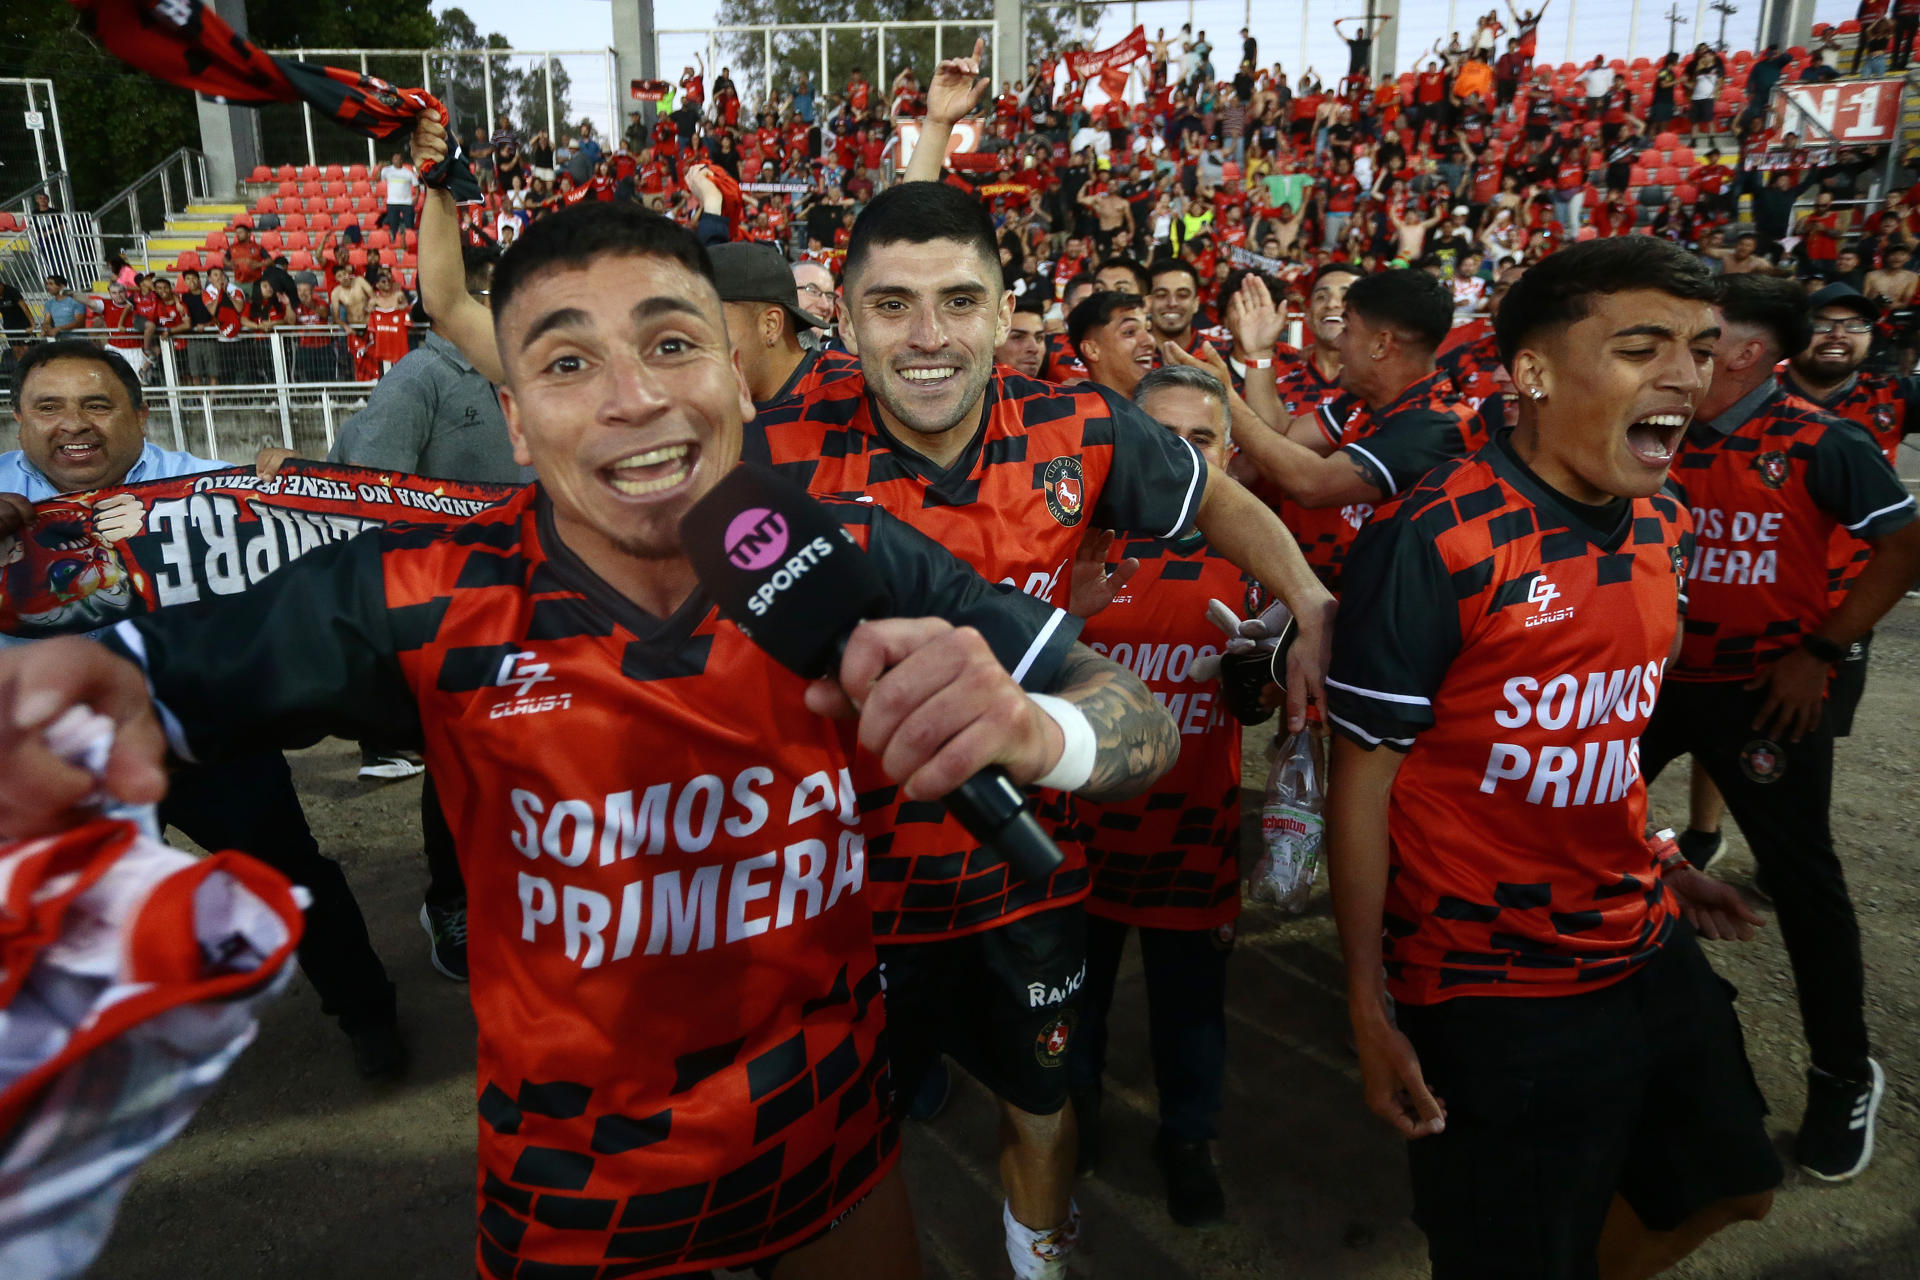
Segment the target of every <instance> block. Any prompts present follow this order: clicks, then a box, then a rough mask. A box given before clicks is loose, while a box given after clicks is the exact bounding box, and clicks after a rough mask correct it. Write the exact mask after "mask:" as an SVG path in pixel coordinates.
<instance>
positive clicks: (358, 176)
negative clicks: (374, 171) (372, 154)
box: [347, 164, 367, 182]
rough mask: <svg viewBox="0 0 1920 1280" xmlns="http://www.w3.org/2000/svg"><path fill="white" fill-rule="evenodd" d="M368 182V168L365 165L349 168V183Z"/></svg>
mask: <svg viewBox="0 0 1920 1280" xmlns="http://www.w3.org/2000/svg"><path fill="white" fill-rule="evenodd" d="M366 180H367V166H365V165H363V164H355V165H348V166H347V181H348V182H365V181H366Z"/></svg>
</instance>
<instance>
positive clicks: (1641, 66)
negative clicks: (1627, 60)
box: [1631, 58, 1653, 71]
mask: <svg viewBox="0 0 1920 1280" xmlns="http://www.w3.org/2000/svg"><path fill="white" fill-rule="evenodd" d="M1631 68H1632V69H1633V70H1635V71H1650V70H1652V69H1653V59H1651V58H1635V59H1634V60H1633V62H1632V63H1631Z"/></svg>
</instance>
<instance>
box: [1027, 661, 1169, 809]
mask: <svg viewBox="0 0 1920 1280" xmlns="http://www.w3.org/2000/svg"><path fill="white" fill-rule="evenodd" d="M1048 692H1049V693H1052V694H1055V695H1057V696H1059V697H1061V698H1065V699H1066V700H1067V701H1068V702H1071V703H1073V704H1074V705H1075V706H1076V707H1078V708H1080V711H1081V714H1083V715H1085V716H1086V717H1087V723H1088V724H1090V725H1092V726H1093V733H1094V739H1095V741H1096V742H1097V743H1098V744H1099V754H1098V755H1096V756H1095V758H1094V764H1093V776H1092V777H1090V778H1088V779H1087V785H1086V786H1084V787H1081V788H1079V789H1078V790H1077V791H1076V792H1075V794H1076V795H1083V796H1085V797H1087V798H1088V799H1089V800H1125V799H1128V798H1129V797H1132V796H1137V795H1139V794H1140V793H1141V792H1143V791H1145V790H1146V789H1147V788H1148V787H1150V786H1152V785H1153V783H1154V781H1155V780H1156V779H1158V778H1159V777H1160V775H1161V774H1163V773H1165V772H1166V771H1167V770H1168V769H1170V768H1172V767H1173V762H1174V761H1175V760H1176V759H1178V758H1179V755H1180V731H1179V729H1178V728H1176V727H1175V725H1174V723H1173V717H1172V716H1170V715H1168V714H1167V711H1166V708H1164V707H1162V706H1161V705H1160V704H1159V702H1157V701H1156V700H1155V699H1154V696H1153V694H1151V693H1149V692H1148V691H1147V686H1146V685H1144V684H1142V683H1140V678H1139V677H1138V676H1136V675H1134V674H1133V673H1132V672H1131V671H1128V670H1127V669H1126V668H1125V667H1122V666H1119V665H1118V664H1116V663H1113V662H1109V661H1108V660H1107V659H1105V658H1103V657H1101V656H1100V655H1099V654H1097V653H1095V652H1094V651H1093V650H1091V649H1089V648H1087V647H1086V646H1085V645H1075V646H1074V647H1073V650H1072V652H1070V653H1069V654H1068V655H1067V658H1066V661H1065V662H1063V663H1061V664H1060V673H1059V675H1058V676H1056V677H1055V678H1054V687H1053V688H1051V689H1049V690H1048Z"/></svg>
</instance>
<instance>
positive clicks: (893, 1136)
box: [0, 203, 1177, 1280]
mask: <svg viewBox="0 0 1920 1280" xmlns="http://www.w3.org/2000/svg"><path fill="white" fill-rule="evenodd" d="M492 305H493V309H494V315H495V317H496V319H497V322H498V323H497V344H498V345H497V352H498V359H499V361H500V364H501V366H502V368H503V370H504V373H505V384H504V386H503V388H502V392H501V397H502V405H503V408H504V409H505V411H506V416H507V423H508V427H509V430H510V432H511V434H512V439H513V443H514V450H515V455H516V458H517V460H518V461H519V462H520V463H522V464H523V465H531V466H532V467H533V468H534V470H535V472H536V474H537V476H538V480H537V483H536V484H534V485H533V486H531V487H529V488H528V489H525V490H523V491H521V492H520V493H518V494H516V495H515V496H514V497H513V498H512V499H510V500H509V501H507V502H506V503H504V504H502V505H501V506H499V507H496V508H492V509H490V510H488V511H486V512H484V513H482V514H481V515H479V516H477V517H476V518H475V519H473V520H472V521H471V522H469V523H466V524H462V525H448V526H440V527H433V528H426V527H410V526H399V527H395V528H392V529H388V530H383V531H378V532H371V533H368V534H366V535H364V536H362V537H359V538H356V539H354V540H352V541H349V542H345V543H338V544H334V545H331V546H328V547H326V548H323V549H321V550H318V551H315V552H312V553H310V554H309V555H307V556H305V557H303V558H302V559H301V560H300V561H299V562H298V563H297V564H294V565H292V566H289V567H288V568H285V569H283V570H281V571H280V572H279V573H277V574H275V575H273V576H272V577H269V578H267V579H266V580H265V581H264V582H263V583H261V584H260V585H259V586H258V587H257V588H256V589H255V590H252V591H250V592H247V593H245V594H243V595H238V596H230V597H224V598H222V599H221V600H220V601H219V602H217V603H214V604H210V605H207V606H204V607H200V608H193V609H177V610H171V611H165V610H163V611H162V612H161V613H159V614H157V615H155V616H153V617H152V618H150V619H146V620H142V621H141V622H139V623H138V624H129V625H127V626H124V627H122V628H120V629H119V631H118V633H117V634H116V636H115V637H114V638H113V640H112V641H111V644H112V646H113V647H114V648H117V650H118V651H119V653H120V654H122V655H126V656H128V657H131V658H132V659H133V660H134V663H137V664H138V666H137V667H136V666H135V665H134V663H128V662H125V661H122V660H121V659H120V658H117V657H114V656H113V655H112V654H110V653H109V651H108V647H107V646H102V645H97V644H92V643H88V642H82V641H71V642H69V641H64V640H50V641H46V642H44V643H41V644H36V645H32V646H28V647H27V648H25V649H23V650H10V651H6V652H4V653H0V663H4V665H3V666H0V724H3V725H5V726H6V728H5V730H4V731H0V732H4V734H5V735H6V736H4V737H0V836H17V835H22V834H27V833H30V832H33V831H37V830H43V829H46V828H47V827H49V826H52V825H56V823H57V820H58V819H59V818H60V817H62V816H64V815H65V814H66V812H67V810H68V807H69V806H71V805H73V804H75V803H77V802H78V800H79V799H80V798H81V794H82V793H83V792H84V790H85V788H86V786H87V785H88V784H87V782H86V775H84V774H81V773H80V772H79V771H78V770H74V769H64V770H63V769H61V768H59V767H56V766H55V765H53V764H52V763H51V762H50V761H49V760H48V759H47V758H46V752H45V749H44V748H43V747H41V746H39V745H38V732H37V731H38V730H39V729H40V728H42V727H43V726H44V725H46V724H47V723H49V722H50V721H51V720H52V719H53V718H54V717H55V716H57V715H59V714H60V713H61V712H62V711H63V710H64V709H65V707H66V706H67V705H70V704H71V703H73V702H75V701H79V700H86V701H90V702H92V703H94V704H95V705H97V706H100V707H102V708H103V709H105V710H108V711H110V712H111V713H112V714H113V715H114V716H115V717H116V719H118V720H119V721H120V722H121V723H122V725H123V726H124V728H125V732H124V733H123V738H122V741H123V742H125V743H128V744H134V745H138V744H146V745H148V746H149V747H150V746H151V745H153V744H155V743H156V742H157V735H155V734H154V733H153V732H152V729H151V726H152V718H153V717H152V713H150V712H149V711H148V710H147V709H146V699H145V694H144V693H143V692H142V690H143V686H142V677H143V675H144V678H145V680H146V682H147V685H146V687H147V688H150V689H151V692H152V696H153V699H154V704H155V709H156V710H157V711H158V718H159V720H160V722H161V723H162V724H164V725H165V726H166V730H167V740H168V742H169V743H170V745H171V747H172V749H173V751H174V753H175V754H177V755H178V756H180V757H182V758H187V759H206V758H210V757H218V756H220V755H222V754H224V753H227V752H232V751H237V750H245V749H248V748H250V747H257V746H262V745H267V744H283V745H285V744H294V743H304V742H310V741H312V740H313V739H315V738H317V737H318V736H320V735H322V734H327V733H333V734H338V735H340V736H343V737H349V738H364V737H377V738H378V739H379V740H381V741H383V742H401V743H406V742H411V743H417V744H419V745H421V746H422V747H423V748H424V751H425V755H426V758H427V762H428V765H429V767H430V768H431V769H432V770H433V773H434V776H435V777H436V778H438V779H440V791H441V796H442V800H443V803H444V805H445V808H446V812H447V816H448V819H449V821H450V824H451V826H452V827H453V831H454V836H455V842H456V846H457V848H458V851H459V856H460V862H461V866H462V871H463V873H464V876H465V879H466V882H467V886H468V895H469V912H470V914H469V933H468V959H469V966H470V972H471V980H472V1000H473V1007H474V1011H475V1014H476V1017H477V1020H478V1024H479V1079H478V1092H479V1110H480V1119H481V1125H480V1169H479V1176H478V1179H477V1188H476V1190H477V1193H478V1202H479V1220H480V1234H479V1239H478V1245H477V1251H476V1255H475V1260H474V1265H475V1267H476V1269H477V1270H478V1272H479V1274H481V1275H483V1276H492V1277H511V1276H514V1275H515V1274H518V1275H521V1276H525V1275H528V1274H532V1273H534V1272H536V1271H537V1272H539V1273H540V1274H561V1273H566V1274H585V1273H588V1272H596V1271H597V1272H600V1273H604V1274H619V1275H623V1276H637V1277H647V1276H668V1275H675V1276H677V1275H682V1274H684V1273H687V1272H689V1271H696V1272H697V1271H700V1270H703V1269H705V1268H707V1267H711V1266H744V1265H748V1264H752V1265H755V1266H756V1267H760V1268H769V1269H770V1270H771V1274H772V1275H774V1276H776V1277H782V1278H791V1277H820V1278H821V1280H826V1278H827V1277H834V1278H836V1280H837V1278H840V1277H847V1276H861V1277H905V1276H910V1275H914V1274H916V1273H917V1272H918V1257H917V1245H916V1242H915V1239H914V1234H913V1228H912V1222H911V1218H910V1215H909V1212H908V1209H907V1204H906V1194H905V1190H904V1184H903V1183H902V1181H901V1178H900V1175H899V1173H898V1171H897V1165H896V1159H895V1156H896V1151H897V1145H898V1144H897V1131H896V1129H895V1127H894V1124H893V1121H892V1119H891V1118H890V1116H889V1114H888V1102H889V1095H890V1088H889V1082H888V1071H887V1065H886V1057H885V1055H884V1053H883V1052H882V1051H881V1049H880V1047H879V1045H880V1035H881V1028H882V1021H883V1012H882V1005H881V1002H880V999H879V997H880V980H879V976H878V973H877V971H876V967H875V960H874V951H873V945H872V941H871V933H870V931H871V926H872V913H871V910H870V906H869V901H868V896H867V894H866V893H864V892H863V888H864V886H865V882H866V880H867V878H868V864H867V858H866V846H867V841H868V840H869V839H870V838H874V837H877V836H878V835H880V834H881V832H880V831H879V830H877V829H875V828H873V827H872V826H870V825H868V824H863V822H862V820H861V818H860V816H859V814H858V812H857V803H856V798H855V796H854V794H853V791H852V786H851V782H850V772H851V770H852V768H853V767H854V761H855V759H856V756H857V755H858V754H859V752H860V751H861V750H864V751H865V752H870V753H872V756H873V758H874V759H875V760H877V761H879V762H880V767H881V768H882V769H883V770H884V771H885V772H886V773H887V774H888V775H889V776H890V777H891V779H892V780H893V782H894V784H895V785H897V786H898V787H899V788H900V790H901V793H902V795H903V796H906V797H909V798H911V799H913V800H914V801H917V802H934V801H937V800H938V799H939V798H940V797H942V796H945V795H947V794H948V793H949V792H950V791H952V790H953V789H954V787H955V786H956V785H958V784H959V783H961V782H962V781H963V780H965V779H968V778H970V777H971V776H972V775H973V774H975V773H976V772H978V771H980V770H981V769H982V768H984V767H986V766H989V765H993V764H998V765H1000V766H1002V767H1003V768H1004V769H1005V770H1006V772H1007V774H1008V775H1009V776H1010V777H1011V778H1012V779H1013V781H1015V782H1016V783H1020V784H1026V783H1032V782H1035V781H1037V780H1039V779H1041V778H1042V777H1049V776H1050V777H1052V778H1054V779H1056V780H1062V779H1063V772H1064V773H1065V774H1071V775H1072V779H1073V780H1072V781H1063V785H1067V786H1076V787H1078V788H1079V789H1081V790H1083V791H1085V792H1086V793H1087V794H1089V795H1093V796H1096V797H1102V798H1118V797H1123V796H1126V795H1129V794H1132V793H1133V792H1134V791H1136V790H1137V789H1138V788H1140V787H1142V786H1144V785H1146V784H1147V783H1148V782H1150V781H1151V780H1152V779H1153V778H1154V777H1155V776H1157V775H1158V774H1159V773H1160V772H1161V771H1162V770H1164V769H1165V768H1166V766H1167V765H1168V764H1169V763H1170V762H1171V760H1172V757H1173V754H1174V751H1175V743H1176V738H1177V734H1176V732H1175V729H1174V726H1173V725H1172V723H1171V722H1170V720H1169V719H1168V717H1167V715H1166V714H1165V712H1164V711H1162V710H1160V709H1159V708H1158V707H1157V706H1156V705H1155V704H1154V702H1153V700H1152V698H1151V696H1150V695H1149V694H1148V693H1147V692H1146V690H1145V688H1144V687H1143V686H1142V685H1141V684H1140V682H1139V681H1138V680H1137V679H1135V678H1134V677H1133V676H1132V675H1131V674H1129V673H1127V672H1125V671H1123V670H1122V669H1120V668H1118V667H1116V666H1114V665H1113V664H1112V663H1110V662H1108V661H1106V660H1105V659H1102V658H1099V657H1098V656H1097V655H1095V654H1093V653H1092V652H1091V651H1089V650H1086V649H1084V648H1077V647H1076V646H1075V645H1074V644H1073V640H1072V637H1073V635H1074V634H1075V632H1076V629H1077V624H1076V623H1075V622H1074V621H1073V620H1072V619H1071V618H1070V617H1069V616H1068V615H1066V614H1064V613H1063V612H1061V611H1059V610H1056V609H1054V608H1053V607H1051V606H1049V605H1047V604H1045V603H1043V602H1041V601H1038V600H1034V599H1032V598H1030V597H1025V596H1022V595H1020V594H1018V593H1011V592H1000V591H996V590H994V589H993V588H991V587H989V586H988V585H987V584H985V583H983V582H982V581H981V580H980V579H979V578H978V577H976V576H974V575H973V574H972V573H970V572H969V571H968V570H967V569H966V568H965V567H964V566H963V565H961V564H960V563H959V562H958V561H956V560H955V559H954V558H953V557H952V556H951V555H949V554H948V553H946V552H945V551H943V550H942V549H941V548H939V547H938V546H936V545H934V544H933V543H932V542H931V541H930V540H928V539H927V538H925V537H924V536H922V535H920V534H919V533H917V532H915V531H913V530H912V529H909V528H907V527H906V526H904V525H903V524H901V523H900V522H898V521H896V520H894V519H893V518H891V517H890V516H888V515H887V514H886V513H885V512H884V511H882V510H878V509H876V508H874V507H872V506H864V505H857V504H851V503H849V504H841V505H840V506H839V507H838V508H837V519H838V520H839V521H840V525H841V527H842V528H843V529H844V532H845V535H846V537H847V538H848V540H849V541H851V542H853V543H855V544H857V545H860V546H863V547H864V549H865V552H866V554H867V555H868V556H870V557H871V558H872V559H873V560H874V561H876V562H878V563H877V566H876V567H877V568H878V570H879V571H880V573H881V575H882V577H883V578H884V579H885V581H886V582H887V583H888V584H889V586H890V588H891V591H892V595H893V604H894V608H895V612H896V614H897V615H898V616H896V617H893V618H890V619H887V620H884V621H878V622H869V623H864V624H862V625H860V626H859V627H858V628H857V629H856V630H854V631H853V632H852V634H851V638H850V639H849V640H848V642H847V644H846V648H845V654H844V658H843V659H841V660H840V661H839V663H838V667H837V670H838V674H839V681H838V683H837V684H836V683H834V682H833V681H826V680H823V681H817V682H813V683H809V682H807V681H805V680H803V679H802V678H801V677H799V676H797V675H794V674H792V673H791V672H789V671H787V670H786V669H785V668H782V667H779V666H777V665H775V664H774V662H773V661H772V659H771V658H769V657H767V656H766V655H765V654H763V653H762V652H761V651H760V650H759V649H758V648H756V647H754V645H753V644H752V643H751V642H749V641H748V640H747V638H746V637H745V635H744V634H743V632H742V631H741V630H740V629H739V628H738V627H736V626H735V625H734V624H732V623H731V622H729V621H726V620H724V619H723V618H722V617H721V616H720V615H719V614H718V613H717V611H716V609H715V607H714V605H713V603H712V602H711V601H710V599H709V597H708V596H707V595H706V594H705V592H704V591H703V590H702V588H701V587H700V585H699V583H698V582H697V581H696V579H695V575H694V571H693V567H692V564H691V563H690V561H689V560H688V558H687V554H686V552H685V550H684V549H683V547H682V545H681V541H680V532H679V530H680V521H681V517H682V516H683V515H684V514H685V513H686V512H687V510H688V509H689V508H690V507H691V506H692V505H693V504H694V503H695V502H696V501H697V500H698V499H700V498H701V497H702V496H703V495H704V494H706V493H707V492H708V491H709V490H710V489H712V488H713V487H714V486H715V484H716V483H718V482H719V481H720V480H721V478H722V477H723V476H724V475H725V474H727V473H728V472H730V471H732V470H733V468H734V467H735V465H736V462H737V459H738V456H739V449H740V434H741V427H742V421H743V419H744V417H745V416H746V415H748V414H749V413H750V412H751V409H752V405H751V402H750V400H749V399H748V397H747V395H746V392H745V388H744V383H743V380H742V378H741V375H740V371H739V363H738V359H737V356H736V355H735V353H733V352H732V351H731V350H730V349H729V346H728V341H727V328H726V324H725V320H724V318H723V315H722V310H721V303H720V299H719V296H718V294H717V292H716V289H715V286H714V283H713V276H712V268H711V266H710V264H709V262H708V259H707V255H706V253H705V251H704V250H703V249H701V247H700V246H699V244H698V243H697V242H696V240H695V239H694V237H693V236H692V235H691V234H690V233H688V232H686V231H684V230H682V229H680V228H678V227H676V226H674V225H673V224H672V223H670V222H668V221H666V220H665V219H662V218H660V217H658V216H657V215H653V214H648V213H644V212H641V211H639V210H637V209H633V208H631V207H627V206H622V205H615V204H599V203H586V204H582V205H579V206H577V207H575V208H573V209H569V210H566V211H564V212H561V213H557V214H555V215H553V216H551V217H549V218H546V219H543V220H541V221H540V222H538V223H536V224H535V225H534V226H533V227H532V228H531V229H530V230H529V231H528V232H527V234H526V235H525V236H524V237H522V238H521V239H520V240H519V241H518V242H516V243H515V244H514V245H513V247H512V248H511V249H510V250H509V251H508V252H507V254H506V255H505V256H504V257H503V259H502V260H501V262H500V264H499V267H498V269H497V270H496V272H495V274H494V278H493V290H492ZM765 514H766V513H764V512H763V513H762V515H765ZM810 545H811V544H809V546H810ZM763 549H764V548H763V547H762V546H761V545H759V544H756V545H755V546H754V548H753V549H752V550H751V552H739V553H738V554H739V555H747V556H749V558H750V557H751V556H752V555H758V554H760V552H761V551H762V550H763ZM735 550H736V551H737V549H735ZM800 560H801V557H800V556H796V557H795V558H794V561H793V562H790V563H797V562H799V561H800ZM814 571H815V572H819V571H820V570H819V569H818V568H817V567H816V568H815V570H814ZM1009 668H1013V669H1017V670H1018V671H1019V672H1020V673H1021V678H1022V679H1023V680H1024V681H1025V682H1026V683H1027V684H1028V685H1029V686H1031V687H1033V688H1035V689H1041V688H1049V689H1051V690H1052V692H1053V693H1054V694H1055V695H1057V697H1056V700H1055V701H1054V702H1052V703H1048V704H1042V703H1039V702H1036V701H1034V700H1033V699H1031V698H1030V697H1028V695H1027V694H1026V693H1024V692H1022V689H1021V687H1020V686H1019V685H1017V684H1016V683H1015V682H1014V680H1013V679H1012V678H1011V677H1010V676H1009V675H1008V669H1009ZM1066 673H1072V674H1066ZM849 699H850V700H851V703H852V704H857V705H858V706H859V707H860V711H859V713H858V715H859V719H858V722H857V726H856V725H854V724H849V723H844V722H840V721H836V720H834V719H831V718H829V715H844V714H850V713H851V710H852V708H851V706H850V704H849ZM1043 708H1044V709H1043ZM1069 730H1071V731H1072V732H1071V736H1070V735H1069ZM856 737H857V742H858V746H857V747H856ZM1069 742H1071V743H1072V744H1073V751H1072V752H1068V751H1067V747H1068V744H1069ZM153 763H154V761H153V760H152V759H150V758H149V759H146V760H144V761H140V760H135V761H129V760H126V759H122V760H121V761H120V762H119V763H118V764H117V765H116V766H115V767H114V768H112V769H110V770H109V773H108V780H109V783H110V784H116V785H120V786H122V787H124V788H126V789H128V790H130V791H136V792H139V793H140V794H139V795H138V796H134V797H130V798H141V799H148V798H151V793H152V791H153V790H154V779H153V778H152V775H151V773H150V772H148V770H150V768H151V766H152V764H153Z"/></svg>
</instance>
